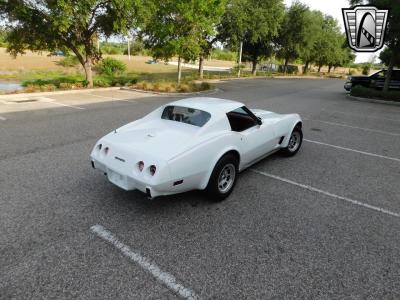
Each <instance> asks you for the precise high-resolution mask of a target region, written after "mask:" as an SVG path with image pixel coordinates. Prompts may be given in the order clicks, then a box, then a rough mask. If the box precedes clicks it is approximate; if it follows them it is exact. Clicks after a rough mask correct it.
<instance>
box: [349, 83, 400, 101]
mask: <svg viewBox="0 0 400 300" xmlns="http://www.w3.org/2000/svg"><path fill="white" fill-rule="evenodd" d="M350 95H352V96H355V97H363V98H373V99H383V100H391V101H400V91H388V92H384V91H382V90H377V89H372V88H366V87H363V86H355V87H354V88H352V89H351V92H350Z"/></svg>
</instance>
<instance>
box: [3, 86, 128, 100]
mask: <svg viewBox="0 0 400 300" xmlns="http://www.w3.org/2000/svg"><path fill="white" fill-rule="evenodd" d="M120 89H121V87H107V88H97V89H77V90H65V91H54V92H39V93H15V94H5V95H0V99H7V98H11V97H13V98H25V97H38V96H51V95H63V94H80V93H82V94H83V93H90V92H104V91H113V90H120Z"/></svg>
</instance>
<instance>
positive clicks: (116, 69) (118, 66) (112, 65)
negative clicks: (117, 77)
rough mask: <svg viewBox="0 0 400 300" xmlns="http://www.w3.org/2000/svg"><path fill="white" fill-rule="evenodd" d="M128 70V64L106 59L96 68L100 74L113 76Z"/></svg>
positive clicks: (109, 58)
mask: <svg viewBox="0 0 400 300" xmlns="http://www.w3.org/2000/svg"><path fill="white" fill-rule="evenodd" d="M125 70H126V64H125V63H123V62H122V61H120V60H118V59H115V58H111V57H106V58H104V59H103V60H102V61H101V62H100V63H98V64H97V66H96V71H97V72H98V73H99V74H103V75H108V76H112V75H114V74H118V73H122V72H124V71H125Z"/></svg>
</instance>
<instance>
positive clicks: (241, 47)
mask: <svg viewBox="0 0 400 300" xmlns="http://www.w3.org/2000/svg"><path fill="white" fill-rule="evenodd" d="M242 51H243V41H241V42H240V48H239V63H238V64H239V65H238V67H239V68H238V74H237V76H238V78H239V77H240V67H241V65H242Z"/></svg>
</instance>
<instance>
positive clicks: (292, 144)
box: [281, 126, 303, 157]
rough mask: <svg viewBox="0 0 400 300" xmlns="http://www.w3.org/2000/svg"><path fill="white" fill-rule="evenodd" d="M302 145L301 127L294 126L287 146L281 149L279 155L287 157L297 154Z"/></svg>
mask: <svg viewBox="0 0 400 300" xmlns="http://www.w3.org/2000/svg"><path fill="white" fill-rule="evenodd" d="M302 143H303V131H302V130H301V126H296V127H295V128H294V129H293V131H292V133H291V134H290V139H289V143H288V146H287V147H286V148H283V149H282V150H281V153H282V154H283V155H284V156H287V157H290V156H294V155H296V153H297V152H299V150H300V148H301V144H302Z"/></svg>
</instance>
